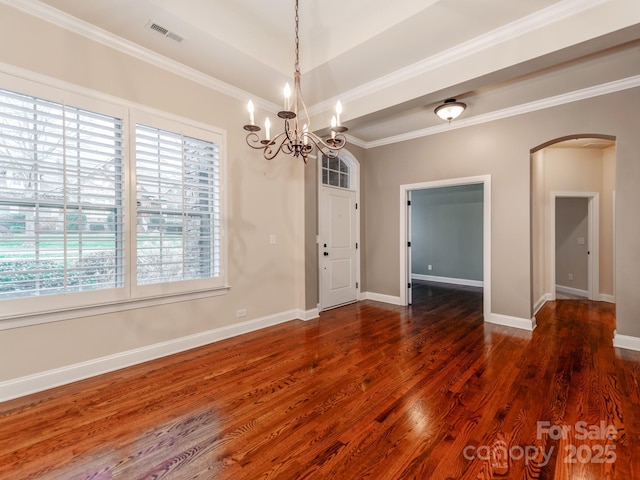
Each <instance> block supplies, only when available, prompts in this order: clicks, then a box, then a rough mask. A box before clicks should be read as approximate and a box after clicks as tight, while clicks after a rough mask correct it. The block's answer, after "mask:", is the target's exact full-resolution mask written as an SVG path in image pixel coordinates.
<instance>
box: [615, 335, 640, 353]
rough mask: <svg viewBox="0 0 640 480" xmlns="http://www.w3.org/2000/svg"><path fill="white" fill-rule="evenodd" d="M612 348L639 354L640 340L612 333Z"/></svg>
mask: <svg viewBox="0 0 640 480" xmlns="http://www.w3.org/2000/svg"><path fill="white" fill-rule="evenodd" d="M613 346H614V347H616V348H625V349H627V350H635V351H637V352H640V338H638V337H631V336H629V335H620V334H618V332H614V334H613Z"/></svg>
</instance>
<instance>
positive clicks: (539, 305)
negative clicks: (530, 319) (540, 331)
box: [533, 293, 553, 315]
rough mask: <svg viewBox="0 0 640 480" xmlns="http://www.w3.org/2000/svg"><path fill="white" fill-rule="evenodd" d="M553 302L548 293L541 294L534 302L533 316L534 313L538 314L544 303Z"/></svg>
mask: <svg viewBox="0 0 640 480" xmlns="http://www.w3.org/2000/svg"><path fill="white" fill-rule="evenodd" d="M552 300H553V295H552V294H550V293H545V294H543V295H542V296H541V297H540V299H539V300H538V301H537V302H536V304H535V305H534V306H533V314H534V315H535V314H536V313H538V311H539V310H540V309H541V308H542V306H543V305H544V304H545V303H546V302H550V301H552Z"/></svg>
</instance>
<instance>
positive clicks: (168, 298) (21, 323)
mask: <svg viewBox="0 0 640 480" xmlns="http://www.w3.org/2000/svg"><path fill="white" fill-rule="evenodd" d="M230 289H231V287H230V286H225V287H217V288H211V289H206V290H199V291H193V292H187V293H176V294H170V295H159V296H150V297H144V298H136V299H129V300H122V301H116V302H110V303H104V304H96V305H89V306H83V307H75V308H74V307H70V308H64V309H60V310H55V311H48V312H38V313H30V314H25V315H19V316H13V317H6V318H4V319H2V318H0V330H9V329H12V328H20V327H28V326H31V325H40V324H43V323H51V322H59V321H63V320H71V319H74V318H81V317H91V316H94V315H105V314H109V313H117V312H124V311H126V310H135V309H137V308H145V307H154V306H158V305H167V304H169V303H177V302H188V301H191V300H200V299H202V298H209V297H217V296H221V295H226V294H227V293H228V292H229V290H230Z"/></svg>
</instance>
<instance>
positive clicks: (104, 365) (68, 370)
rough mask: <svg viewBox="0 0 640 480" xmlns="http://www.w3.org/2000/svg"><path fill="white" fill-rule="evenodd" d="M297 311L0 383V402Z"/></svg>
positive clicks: (247, 329)
mask: <svg viewBox="0 0 640 480" xmlns="http://www.w3.org/2000/svg"><path fill="white" fill-rule="evenodd" d="M301 313H305V314H306V313H307V312H300V311H298V310H291V311H288V312H282V313H277V314H274V315H269V316H266V317H262V318H257V319H254V320H248V321H246V322H242V323H236V324H233V325H227V326H225V327H220V328H216V329H213V330H209V331H206V332H202V333H197V334H195V335H189V336H186V337H182V338H177V339H174V340H169V341H166V342H161V343H156V344H154V345H149V346H146V347H141V348H136V349H134V350H129V351H126V352H121V353H117V354H114V355H108V356H106V357H101V358H96V359H94V360H89V361H86V362H81V363H76V364H74V365H68V366H66V367H60V368H55V369H53V370H48V371H45V372H39V373H36V374H33V375H27V376H24V377H20V378H16V379H12V380H7V381H4V382H0V402H3V401H6V400H11V399H13V398H18V397H22V396H24V395H29V394H31V393H35V392H41V391H43V390H48V389H50V388H54V387H59V386H61V385H66V384H68V383H72V382H77V381H79V380H83V379H86V378H90V377H94V376H96V375H101V374H103V373H108V372H112V371H114V370H119V369H121V368H125V367H130V366H132V365H136V364H139V363H143V362H148V361H150V360H155V359H158V358H161V357H165V356H167V355H173V354H175V353H179V352H184V351H186V350H190V349H192V348H197V347H201V346H203V345H207V344H210V343H214V342H218V341H220V340H224V339H227V338H231V337H235V336H238V335H242V334H244V333H249V332H253V331H255V330H260V329H262V328H266V327H270V326H273V325H278V324H280V323H285V322H288V321H291V320H295V319H298V318H300V314H301Z"/></svg>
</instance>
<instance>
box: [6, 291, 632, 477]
mask: <svg viewBox="0 0 640 480" xmlns="http://www.w3.org/2000/svg"><path fill="white" fill-rule="evenodd" d="M414 289H415V290H414V304H413V305H412V306H411V307H408V308H407V307H397V306H390V305H385V304H382V303H377V302H373V301H365V302H360V303H356V304H352V305H348V306H345V307H341V308H337V309H334V310H330V311H327V312H324V313H323V314H322V315H321V317H320V319H316V320H312V321H309V322H302V321H295V322H289V323H287V324H283V325H278V326H275V327H272V328H268V329H264V330H261V331H258V332H253V333H250V334H247V335H243V336H241V337H236V338H233V339H228V340H224V341H221V342H218V343H215V344H212V345H208V346H205V347H202V348H199V349H194V350H191V351H189V352H184V353H181V354H178V355H173V356H171V357H166V358H163V359H160V360H157V361H153V362H148V363H146V364H143V365H138V366H134V367H131V368H128V369H123V370H120V371H118V372H113V373H111V374H107V375H102V376H100V377H95V378H91V379H88V380H85V381H82V382H77V383H75V384H72V385H67V386H64V387H60V388H57V389H53V390H49V391H47V392H41V393H38V394H35V395H31V396H28V397H24V398H21V399H17V400H13V401H9V402H5V403H2V404H0V478H2V479H12V480H13V479H16V480H22V479H38V480H42V479H60V480H62V479H64V480H70V479H94V480H98V479H99V480H103V479H127V480H129V479H161V478H166V479H180V480H181V479H196V478H199V479H213V478H215V479H234V480H236V479H252V480H253V479H275V478H277V479H302V478H309V479H325V478H326V479H361V478H371V479H385V480H386V479H409V478H416V479H426V478H436V479H448V478H469V479H471V478H473V479H482V478H487V479H488V478H531V479H550V478H567V479H569V478H612V479H615V478H619V479H625V480H626V479H631V478H640V465H639V462H640V460H639V459H640V387H639V381H638V380H639V379H640V354H639V353H638V352H630V351H625V350H618V349H614V348H613V347H612V342H611V339H612V336H613V330H614V328H615V309H614V306H613V305H611V304H607V303H603V302H589V301H587V300H558V301H555V302H548V303H547V304H546V305H545V306H544V307H543V308H542V310H541V311H540V312H539V314H538V316H537V319H538V327H537V328H536V330H535V331H534V332H525V331H522V330H516V329H511V328H508V327H503V326H499V325H491V324H485V323H483V321H482V316H481V312H482V292H481V291H480V290H479V289H477V288H472V287H456V286H445V285H441V284H435V283H429V282H420V281H418V282H416V283H415V285H414ZM541 422H542V423H541ZM603 428H608V429H609V433H612V432H613V433H612V434H611V435H609V436H607V435H604V432H603V431H602V429H603ZM560 432H563V433H562V434H560ZM587 432H588V433H589V435H587V434H586V433H587ZM583 437H584V438H583ZM589 437H591V438H589ZM610 437H611V438H610Z"/></svg>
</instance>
